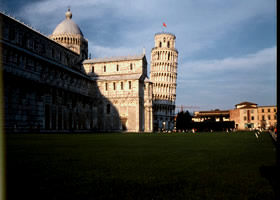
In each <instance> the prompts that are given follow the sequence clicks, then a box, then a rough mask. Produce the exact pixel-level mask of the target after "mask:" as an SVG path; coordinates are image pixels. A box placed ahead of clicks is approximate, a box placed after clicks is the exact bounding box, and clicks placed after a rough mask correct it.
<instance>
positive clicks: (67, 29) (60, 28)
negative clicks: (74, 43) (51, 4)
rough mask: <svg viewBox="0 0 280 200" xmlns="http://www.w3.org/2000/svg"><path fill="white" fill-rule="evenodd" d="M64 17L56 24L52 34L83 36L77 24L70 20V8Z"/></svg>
mask: <svg viewBox="0 0 280 200" xmlns="http://www.w3.org/2000/svg"><path fill="white" fill-rule="evenodd" d="M65 16H66V19H65V20H63V21H62V22H61V23H60V24H58V25H57V26H56V28H55V29H54V31H53V33H52V35H60V34H75V35H81V36H84V35H83V33H82V31H81V29H80V28H79V26H78V25H77V24H76V23H75V22H74V21H73V20H72V12H71V11H70V9H68V11H67V12H66V13H65Z"/></svg>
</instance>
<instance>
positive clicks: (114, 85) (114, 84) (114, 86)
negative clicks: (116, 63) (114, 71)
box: [113, 82, 116, 90]
mask: <svg viewBox="0 0 280 200" xmlns="http://www.w3.org/2000/svg"><path fill="white" fill-rule="evenodd" d="M113 88H114V90H116V83H115V82H114V83H113Z"/></svg>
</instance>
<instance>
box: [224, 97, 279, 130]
mask: <svg viewBox="0 0 280 200" xmlns="http://www.w3.org/2000/svg"><path fill="white" fill-rule="evenodd" d="M276 113H277V107H276V106H258V104H256V103H252V102H241V103H239V104H236V105H235V109H233V110H230V121H234V122H235V128H236V129H238V130H247V129H263V130H264V129H266V130H267V129H269V128H271V127H275V126H276V125H277V115H276Z"/></svg>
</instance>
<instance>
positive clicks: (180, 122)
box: [176, 111, 192, 130]
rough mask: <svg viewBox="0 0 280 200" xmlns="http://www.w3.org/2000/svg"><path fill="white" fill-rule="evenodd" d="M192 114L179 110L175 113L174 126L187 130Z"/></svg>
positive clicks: (189, 126) (190, 126)
mask: <svg viewBox="0 0 280 200" xmlns="http://www.w3.org/2000/svg"><path fill="white" fill-rule="evenodd" d="M191 123H192V116H191V114H190V113H189V111H186V112H184V111H181V112H179V113H178V114H177V119H176V127H177V130H187V129H191V128H192V124H191Z"/></svg>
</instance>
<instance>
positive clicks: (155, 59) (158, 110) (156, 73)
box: [150, 32, 178, 131]
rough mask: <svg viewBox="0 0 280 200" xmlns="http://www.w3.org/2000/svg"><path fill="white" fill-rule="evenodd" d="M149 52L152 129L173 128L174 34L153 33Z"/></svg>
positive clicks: (175, 63) (175, 71)
mask: <svg viewBox="0 0 280 200" xmlns="http://www.w3.org/2000/svg"><path fill="white" fill-rule="evenodd" d="M154 40H155V47H154V48H153V49H152V52H151V69H150V77H151V81H152V82H153V103H154V107H153V108H154V130H156V131H157V130H172V129H173V128H174V115H175V107H176V106H175V101H176V86H177V83H176V82H177V66H178V51H177V49H176V48H175V40H176V36H175V35H174V34H171V33H164V32H163V33H158V34H155V38H154Z"/></svg>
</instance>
